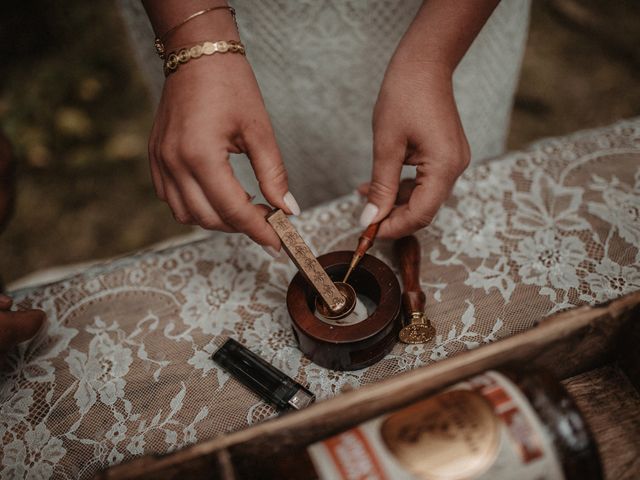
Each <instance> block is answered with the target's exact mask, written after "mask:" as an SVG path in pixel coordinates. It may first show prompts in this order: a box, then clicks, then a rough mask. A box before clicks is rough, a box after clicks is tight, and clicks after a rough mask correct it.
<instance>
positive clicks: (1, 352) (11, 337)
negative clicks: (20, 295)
mask: <svg viewBox="0 0 640 480" xmlns="http://www.w3.org/2000/svg"><path fill="white" fill-rule="evenodd" d="M12 303H13V301H12V300H11V298H9V297H7V296H6V295H3V294H1V293H0V365H1V364H2V363H3V361H4V356H5V354H6V352H7V351H8V350H10V349H11V348H13V347H14V346H16V345H17V344H18V343H20V342H24V341H25V340H29V339H30V338H32V337H33V336H34V335H35V334H36V333H38V331H39V330H40V328H41V327H42V325H43V324H44V322H45V314H44V312H43V311H42V310H22V311H18V312H15V311H11V310H10V309H11V304H12Z"/></svg>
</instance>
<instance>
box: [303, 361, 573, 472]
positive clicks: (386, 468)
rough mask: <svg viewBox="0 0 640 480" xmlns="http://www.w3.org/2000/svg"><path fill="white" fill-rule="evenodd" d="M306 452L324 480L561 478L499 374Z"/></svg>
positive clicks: (539, 432)
mask: <svg viewBox="0 0 640 480" xmlns="http://www.w3.org/2000/svg"><path fill="white" fill-rule="evenodd" d="M308 451H309V454H310V456H311V459H312V461H313V463H314V465H315V467H316V471H317V473H318V475H319V476H320V478H322V479H326V480H328V479H331V480H334V479H344V480H387V479H388V480H392V479H393V480H405V479H406V480H408V479H419V480H445V479H446V480H463V479H483V480H484V479H486V480H488V479H492V480H503V479H504V480H506V479H512V478H518V480H526V479H529V478H531V479H548V480H560V479H562V478H563V475H562V468H561V465H560V464H559V462H558V460H557V457H556V454H555V452H554V450H553V445H552V443H551V440H550V439H548V438H547V437H546V435H545V431H544V428H543V426H542V425H541V424H540V421H539V419H538V418H537V416H536V414H535V411H534V410H533V409H532V408H531V406H530V405H529V403H528V401H527V399H526V397H525V396H524V395H523V394H522V392H520V390H519V389H518V388H517V386H515V385H514V384H513V383H512V382H511V381H510V380H509V379H507V378H506V377H505V376H503V375H502V374H500V373H497V372H486V373H484V374H482V375H478V376H476V377H473V378H472V379H470V380H469V381H466V382H462V383H459V384H456V385H454V386H453V387H452V388H450V389H448V390H447V391H445V392H443V393H440V394H437V395H434V396H433V397H430V398H427V399H425V400H423V401H420V402H418V403H415V404H413V405H411V406H409V407H407V408H404V409H402V410H399V411H397V412H394V413H391V414H389V415H387V416H384V417H379V418H376V419H374V420H371V421H369V422H366V423H364V424H362V425H360V426H359V427H356V428H354V429H352V430H348V431H346V432H344V433H341V434H339V435H336V436H334V437H331V438H329V439H327V440H324V441H323V442H319V443H316V444H313V445H311V446H310V447H309V449H308Z"/></svg>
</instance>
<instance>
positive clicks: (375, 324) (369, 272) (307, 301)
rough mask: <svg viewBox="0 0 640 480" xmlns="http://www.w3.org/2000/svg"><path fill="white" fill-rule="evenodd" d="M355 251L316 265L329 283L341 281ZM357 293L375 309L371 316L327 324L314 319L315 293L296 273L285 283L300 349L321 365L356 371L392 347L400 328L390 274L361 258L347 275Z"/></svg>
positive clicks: (320, 259) (378, 263) (369, 258)
mask: <svg viewBox="0 0 640 480" xmlns="http://www.w3.org/2000/svg"><path fill="white" fill-rule="evenodd" d="M352 256H353V252H351V251H341V252H331V253H327V254H325V255H321V256H320V257H318V262H320V265H321V266H322V267H323V268H324V269H325V271H326V272H327V273H328V274H329V277H331V279H332V280H334V281H337V280H340V279H342V277H343V276H344V274H345V273H346V271H347V269H348V267H349V262H350V260H351V257H352ZM350 278H351V280H350V284H351V285H352V286H353V288H354V289H355V291H356V292H357V293H360V294H363V295H365V296H367V297H368V298H370V299H371V300H372V301H373V302H375V304H376V306H377V307H376V309H375V311H374V312H373V313H372V314H371V315H370V316H369V317H367V318H366V319H364V320H362V321H361V322H359V323H356V324H353V325H345V326H339V325H331V324H329V323H327V322H324V321H322V320H320V319H319V318H317V317H316V316H315V315H314V303H315V298H316V292H315V291H314V290H313V288H311V286H310V285H309V283H308V282H307V281H306V280H305V279H304V277H303V275H302V274H301V273H300V272H298V273H297V274H296V275H295V276H294V277H293V280H291V283H290V284H289V290H288V291H287V308H288V310H289V315H290V316H291V320H292V324H293V332H294V334H295V336H296V339H297V340H298V344H299V346H300V350H302V352H303V353H304V354H305V355H306V356H307V357H309V358H310V359H311V361H313V363H316V364H318V365H320V366H323V367H326V368H330V369H333V370H357V369H360V368H364V367H367V366H369V365H372V364H374V363H376V362H377V361H379V360H381V359H382V358H383V357H384V356H385V355H386V354H387V353H389V352H390V351H391V349H392V348H393V346H394V345H395V343H396V340H397V337H398V331H399V329H400V326H401V325H400V318H399V317H400V285H399V284H398V280H397V279H396V276H395V275H394V273H393V271H392V270H391V269H390V268H389V267H388V266H387V265H386V264H385V263H383V262H381V261H380V260H378V259H377V258H375V257H372V256H371V255H366V254H365V255H364V256H363V258H362V259H361V260H360V263H359V264H358V266H357V267H356V268H355V269H354V271H353V273H352V274H351V277H350Z"/></svg>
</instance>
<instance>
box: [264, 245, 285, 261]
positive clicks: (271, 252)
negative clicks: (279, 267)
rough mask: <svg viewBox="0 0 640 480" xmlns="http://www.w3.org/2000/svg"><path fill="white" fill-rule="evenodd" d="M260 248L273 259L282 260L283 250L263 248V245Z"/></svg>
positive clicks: (269, 247)
mask: <svg viewBox="0 0 640 480" xmlns="http://www.w3.org/2000/svg"><path fill="white" fill-rule="evenodd" d="M260 246H261V247H262V249H263V250H264V251H265V252H267V253H268V254H269V255H271V256H272V257H273V258H280V255H281V254H282V250H276V249H275V248H273V247H271V246H267V247H263V246H262V245H260Z"/></svg>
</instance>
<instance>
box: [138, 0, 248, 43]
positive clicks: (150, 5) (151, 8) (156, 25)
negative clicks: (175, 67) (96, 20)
mask: <svg viewBox="0 0 640 480" xmlns="http://www.w3.org/2000/svg"><path fill="white" fill-rule="evenodd" d="M142 3H143V5H144V8H145V10H146V11H147V15H148V16H149V20H150V21H151V25H152V26H153V30H154V31H155V33H156V35H158V36H163V35H164V34H165V33H166V32H167V31H169V30H170V29H171V28H173V27H175V26H176V25H178V24H180V23H181V22H183V21H184V20H185V19H186V18H188V17H189V16H190V15H192V14H194V13H196V12H198V11H200V10H204V9H207V8H211V7H216V6H226V5H228V4H227V2H226V1H225V0H190V1H188V2H185V1H184V0H143V2H142ZM163 40H166V41H165V47H166V48H167V50H168V51H170V50H172V49H174V48H176V47H180V46H184V45H190V44H193V43H196V42H201V41H204V40H239V36H238V31H237V29H236V26H235V22H234V20H233V17H232V15H231V13H230V12H229V11H228V10H227V11H225V10H215V11H212V12H207V13H205V14H203V15H199V16H197V17H196V18H194V19H192V20H190V21H189V22H187V23H185V24H184V25H182V26H181V27H179V28H178V29H176V30H175V31H174V32H172V33H171V35H170V36H169V37H168V38H166V39H163Z"/></svg>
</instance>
